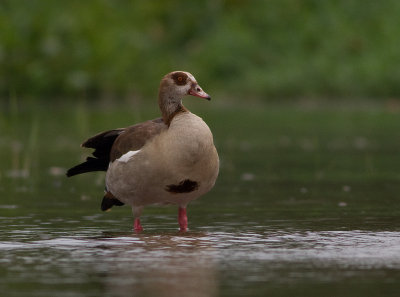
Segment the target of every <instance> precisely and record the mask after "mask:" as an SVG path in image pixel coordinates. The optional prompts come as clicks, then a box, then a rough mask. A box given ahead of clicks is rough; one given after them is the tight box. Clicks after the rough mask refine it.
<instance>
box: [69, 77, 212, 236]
mask: <svg viewBox="0 0 400 297" xmlns="http://www.w3.org/2000/svg"><path fill="white" fill-rule="evenodd" d="M186 95H192V96H197V97H200V98H204V99H207V100H210V99H211V98H210V96H209V95H208V94H207V93H205V92H204V91H203V90H202V89H201V87H200V86H199V84H198V83H197V81H196V79H195V78H194V77H193V75H192V74H190V73H188V72H184V71H174V72H171V73H168V74H167V75H165V76H164V77H163V79H162V80H161V84H160V89H159V94H158V104H159V107H160V110H161V114H162V118H158V119H154V120H150V121H147V122H143V123H140V124H136V125H133V126H130V127H127V128H121V129H114V130H110V131H106V132H102V133H99V134H97V135H95V136H93V137H91V138H89V139H88V140H86V141H85V142H84V143H83V144H82V145H81V146H82V147H86V148H93V149H95V150H94V152H93V153H92V155H93V157H88V158H87V159H86V161H85V162H83V163H81V164H79V165H77V166H75V167H73V168H71V169H69V170H68V171H67V176H73V175H76V174H80V173H85V172H91V171H107V173H106V180H105V183H106V189H105V195H104V198H103V201H102V203H101V209H102V210H103V211H105V210H108V209H110V208H111V207H112V206H114V205H118V206H119V205H123V204H128V205H130V206H131V207H132V211H133V215H134V230H135V231H142V230H143V228H142V226H141V224H140V215H141V213H142V209H143V207H144V206H145V205H149V204H174V205H178V206H179V212H178V222H179V226H180V230H181V231H186V230H187V215H186V206H187V204H188V203H189V202H190V201H192V200H194V199H196V198H198V197H200V196H201V195H203V194H205V193H207V192H208V191H210V190H211V188H212V187H213V186H214V184H215V181H216V179H217V176H218V171H219V158H218V153H217V150H216V148H215V146H214V142H213V135H212V133H211V131H210V129H209V127H208V126H207V124H206V123H205V122H204V121H203V120H202V119H201V118H200V117H198V116H196V115H195V114H193V113H191V112H190V111H189V110H188V109H186V108H185V107H184V106H183V105H182V98H183V97H184V96H186Z"/></svg>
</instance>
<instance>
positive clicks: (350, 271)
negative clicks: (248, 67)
mask: <svg viewBox="0 0 400 297" xmlns="http://www.w3.org/2000/svg"><path fill="white" fill-rule="evenodd" d="M97 112H99V111H97ZM69 113H73V111H72V110H70V111H69ZM69 113H68V110H67V111H65V107H63V109H61V110H59V111H58V112H57V110H56V112H55V115H54V114H53V115H50V114H48V113H43V114H40V113H39V114H40V115H41V121H44V123H46V126H49V125H50V127H52V128H51V129H54V130H57V129H58V130H62V131H63V134H62V136H55V134H53V133H54V131H53V132H51V131H50V132H48V131H47V132H44V131H43V130H41V128H40V127H41V124H37V125H36V124H35V123H39V122H36V120H35V119H36V118H37V117H32V118H31V121H30V120H29V119H30V117H29V116H28V117H27V116H26V115H25V116H24V114H21V115H14V116H13V117H11V116H10V118H9V119H8V120H4V118H3V120H4V121H3V124H4V123H6V124H7V123H8V124H9V129H8V130H7V131H9V130H12V131H13V132H16V131H19V132H21V133H22V134H21V135H20V136H18V137H17V136H16V135H19V134H9V135H7V134H6V135H3V136H0V147H1V148H2V150H0V157H1V161H2V164H3V167H2V169H1V171H0V193H1V195H2V199H1V200H0V289H1V291H2V292H3V293H2V294H1V295H2V296H3V294H5V295H4V296H398V293H399V292H400V282H399V279H400V219H399V216H400V209H399V208H398V207H397V205H398V198H399V193H400V182H399V181H400V174H399V170H398V169H399V168H400V158H399V154H398V151H399V149H400V144H399V143H398V141H394V139H398V138H396V137H397V136H400V135H399V132H398V129H397V127H398V124H400V122H399V120H398V115H397V114H392V113H391V112H387V111H385V110H384V109H378V110H375V109H373V110H369V109H367V110H361V111H360V110H353V111H346V112H343V111H342V110H336V111H335V110H334V111H326V110H324V109H323V110H317V111H314V110H302V109H297V108H288V107H275V108H272V109H265V110H259V109H257V110H236V111H232V110H224V113H223V114H224V121H220V122H218V117H219V115H220V114H221V113H222V111H221V110H217V111H215V113H211V114H208V115H206V116H205V117H206V118H207V121H208V122H210V123H214V124H213V126H212V125H210V126H212V127H211V128H212V129H213V131H214V134H215V138H216V142H217V146H218V150H219V152H220V156H221V173H220V177H219V179H218V183H217V185H216V187H215V188H214V189H213V191H212V192H210V193H209V194H207V195H206V196H204V197H203V198H201V199H200V200H198V201H195V202H193V203H192V204H191V205H190V206H189V208H188V216H189V232H187V233H183V234H182V233H179V232H178V225H177V218H176V216H177V209H176V208H175V207H166V208H164V207H149V208H145V211H144V215H143V219H142V224H143V227H144V228H145V230H144V232H142V233H140V234H136V233H134V232H133V231H132V215H131V211H130V209H129V208H128V207H119V208H117V207H115V208H113V210H112V211H111V212H106V213H103V212H101V211H100V209H99V204H100V201H101V195H102V191H103V178H104V174H101V173H99V174H90V175H82V176H79V177H74V178H72V179H67V178H65V176H64V172H65V169H66V168H67V167H68V166H70V165H74V164H75V163H76V162H77V161H78V160H77V159H78V158H79V154H81V153H82V151H80V148H79V146H78V144H79V143H80V141H81V140H82V139H81V138H83V137H84V135H85V136H86V135H91V134H93V132H97V130H98V129H100V130H101V129H102V128H97V126H98V125H99V119H98V118H99V117H101V116H102V114H103V113H102V112H100V114H99V115H96V112H94V113H93V114H92V113H89V114H88V118H91V120H90V121H88V122H85V123H86V124H82V123H79V125H77V127H82V126H85V125H86V126H88V127H91V125H92V122H93V123H94V124H93V125H95V126H96V127H95V128H93V129H92V128H90V132H88V131H81V132H79V133H81V134H82V135H75V134H76V133H77V132H76V130H77V129H78V128H76V127H75V128H73V127H72V128H71V127H69V128H65V127H64V125H62V124H61V123H64V122H71V115H68V114H69ZM104 113H106V112H104ZM123 115H124V114H122V116H121V115H118V116H117V117H115V118H114V119H112V121H113V122H114V121H115V122H118V120H121V119H122V120H124V119H125V120H127V121H128V120H129V121H130V122H131V121H132V119H131V118H130V116H131V114H130V113H128V112H127V113H126V115H125V117H124V116H123ZM20 117H21V118H20ZM63 117H64V118H63ZM76 117H77V118H80V115H79V116H78V115H77V116H76ZM239 117H241V118H243V119H244V122H245V123H246V124H245V126H243V123H242V124H240V125H239V124H238V123H237V118H239ZM26 118H27V119H28V120H26V121H23V120H22V119H26ZM120 118H121V119H120ZM146 118H147V116H146ZM122 120H121V121H122ZM110 121H111V120H110ZM72 122H73V121H72ZM15 123H18V125H15ZM315 123H318V124H317V125H316V124H315ZM24 125H27V126H24ZM35 125H36V126H35ZM108 125H109V123H107V126H108ZM246 125H247V127H246ZM100 126H101V125H100ZM113 126H117V127H119V126H124V123H123V122H121V124H118V123H113ZM35 127H36V128H35ZM23 128H26V129H25V130H24V129H23ZM51 129H50V130H51ZM63 129H64V130H63ZM88 129H89V128H88ZM92 130H93V131H92ZM23 131H28V132H27V133H28V136H29V135H32V134H33V135H35V133H36V134H38V135H39V136H38V139H35V138H34V137H31V138H29V137H27V135H24V134H23ZM79 131H80V130H79ZM79 133H78V134H79ZM24 139H28V140H27V142H25V140H24ZM39 139H46V141H47V143H50V144H51V145H50V148H49V146H45V145H44V144H42V142H41V141H39ZM10 140H12V141H11V145H9V143H10ZM21 145H22V147H24V146H23V145H25V148H26V150H22V149H21V148H20V146H21ZM26 151H28V153H26ZM7 152H10V154H7ZM85 153H86V152H85ZM85 153H82V157H83V156H84V155H85ZM10 155H11V157H10Z"/></svg>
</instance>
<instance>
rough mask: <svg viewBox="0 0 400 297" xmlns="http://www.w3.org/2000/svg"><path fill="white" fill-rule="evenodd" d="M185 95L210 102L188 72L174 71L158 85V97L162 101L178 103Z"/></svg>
mask: <svg viewBox="0 0 400 297" xmlns="http://www.w3.org/2000/svg"><path fill="white" fill-rule="evenodd" d="M186 95H192V96H196V97H200V98H204V99H207V100H211V97H210V96H209V95H208V94H207V93H206V92H204V91H203V89H202V88H201V87H200V86H199V84H198V83H197V81H196V79H195V78H194V76H193V75H192V74H190V73H189V72H185V71H174V72H170V73H168V74H167V75H165V76H164V77H163V79H162V80H161V84H160V97H162V98H163V99H164V100H165V99H166V100H171V101H178V102H180V101H181V100H182V98H183V97H185V96H186Z"/></svg>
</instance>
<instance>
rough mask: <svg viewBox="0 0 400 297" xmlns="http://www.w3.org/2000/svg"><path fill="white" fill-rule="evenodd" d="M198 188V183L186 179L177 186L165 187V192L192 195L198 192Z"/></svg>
mask: <svg viewBox="0 0 400 297" xmlns="http://www.w3.org/2000/svg"><path fill="white" fill-rule="evenodd" d="M198 188H199V184H198V183H197V182H195V181H193V180H190V179H185V180H183V181H181V182H180V183H179V184H177V185H167V186H166V187H165V190H166V191H168V192H170V193H173V194H179V193H190V192H193V191H195V190H197V189H198Z"/></svg>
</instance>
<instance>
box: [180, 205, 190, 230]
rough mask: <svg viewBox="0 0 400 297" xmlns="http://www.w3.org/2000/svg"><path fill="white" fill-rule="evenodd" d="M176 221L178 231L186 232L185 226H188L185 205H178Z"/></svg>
mask: <svg viewBox="0 0 400 297" xmlns="http://www.w3.org/2000/svg"><path fill="white" fill-rule="evenodd" d="M178 222H179V227H180V231H181V232H186V231H187V226H188V219H187V215H186V207H179V211H178Z"/></svg>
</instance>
